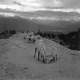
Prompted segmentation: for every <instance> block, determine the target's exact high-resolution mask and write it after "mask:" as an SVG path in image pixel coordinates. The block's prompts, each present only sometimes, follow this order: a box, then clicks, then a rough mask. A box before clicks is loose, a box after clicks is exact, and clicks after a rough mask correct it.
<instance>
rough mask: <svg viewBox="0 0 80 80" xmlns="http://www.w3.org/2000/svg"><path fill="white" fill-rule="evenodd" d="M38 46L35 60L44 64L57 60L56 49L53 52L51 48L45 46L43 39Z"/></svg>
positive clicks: (38, 42)
mask: <svg viewBox="0 0 80 80" xmlns="http://www.w3.org/2000/svg"><path fill="white" fill-rule="evenodd" d="M36 44H37V46H36V48H35V54H34V58H36V59H37V60H38V61H41V62H43V63H50V62H52V61H53V62H54V61H55V60H57V54H56V50H55V49H56V48H55V49H54V50H52V48H51V47H49V46H46V45H45V44H44V42H43V40H42V39H41V40H38V41H37V42H36Z"/></svg>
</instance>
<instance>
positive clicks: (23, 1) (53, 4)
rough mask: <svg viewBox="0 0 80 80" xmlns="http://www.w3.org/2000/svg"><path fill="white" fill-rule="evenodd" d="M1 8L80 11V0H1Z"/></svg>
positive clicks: (25, 10)
mask: <svg viewBox="0 0 80 80" xmlns="http://www.w3.org/2000/svg"><path fill="white" fill-rule="evenodd" d="M0 8H2V9H6V8H9V9H12V10H16V11H24V12H27V11H37V10H55V9H56V10H63V11H66V10H65V9H67V11H74V10H75V9H76V11H78V12H80V0H0Z"/></svg>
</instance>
